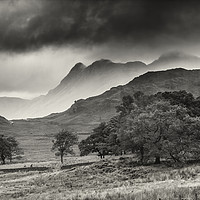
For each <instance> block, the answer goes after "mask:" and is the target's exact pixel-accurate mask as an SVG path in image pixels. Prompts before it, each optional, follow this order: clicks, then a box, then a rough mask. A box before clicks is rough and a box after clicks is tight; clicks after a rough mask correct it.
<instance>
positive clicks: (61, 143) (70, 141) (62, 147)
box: [52, 130, 78, 163]
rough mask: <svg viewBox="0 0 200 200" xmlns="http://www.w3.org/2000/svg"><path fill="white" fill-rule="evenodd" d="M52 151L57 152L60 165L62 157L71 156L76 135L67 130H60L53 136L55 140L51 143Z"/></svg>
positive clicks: (76, 140)
mask: <svg viewBox="0 0 200 200" xmlns="http://www.w3.org/2000/svg"><path fill="white" fill-rule="evenodd" d="M52 142H53V146H52V150H58V154H56V155H59V156H60V158H61V163H63V156H64V155H66V154H73V153H74V152H73V148H72V147H73V145H75V144H77V142H78V137H77V135H75V134H73V133H71V132H70V131H67V130H62V131H60V132H59V133H58V134H56V135H55V140H53V141H52Z"/></svg>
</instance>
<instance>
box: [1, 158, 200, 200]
mask: <svg viewBox="0 0 200 200" xmlns="http://www.w3.org/2000/svg"><path fill="white" fill-rule="evenodd" d="M68 159H70V158H66V159H65V162H66V163H65V164H67V163H70V161H69V160H68ZM77 159H79V162H85V161H89V160H91V159H92V157H81V158H77ZM93 159H96V162H95V163H94V164H91V165H88V166H78V167H72V168H70V169H67V170H60V165H59V164H56V163H49V166H51V167H50V169H49V170H48V171H45V172H37V171H36V172H31V171H30V172H16V173H1V174H0V199H1V200H7V199H9V200H10V199H11V200H12V199H26V200H35V199H37V200H43V199H52V200H56V199H63V200H65V199H68V200H76V199H77V200H78V199H80V200H107V199H108V200H119V199H127V200H130V199H135V200H147V199H148V200H155V199H159V198H160V199H166V200H175V199H180V195H182V197H183V198H187V199H195V195H197V196H199V198H200V165H190V166H185V167H184V168H173V167H167V166H165V165H151V166H136V165H135V163H134V162H133V160H132V159H131V158H120V159H119V158H115V157H109V158H107V159H106V160H104V161H102V160H98V159H99V158H97V157H94V156H93ZM73 162H74V163H75V162H77V161H76V160H74V161H73ZM43 164H44V165H47V163H43ZM38 165H39V164H38ZM40 165H41V163H40Z"/></svg>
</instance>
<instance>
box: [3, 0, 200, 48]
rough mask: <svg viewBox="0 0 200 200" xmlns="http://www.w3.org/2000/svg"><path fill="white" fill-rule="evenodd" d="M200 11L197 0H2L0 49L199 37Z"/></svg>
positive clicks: (179, 40)
mask: <svg viewBox="0 0 200 200" xmlns="http://www.w3.org/2000/svg"><path fill="white" fill-rule="evenodd" d="M199 11H200V2H198V1H194V0H193V1H192V0H190V1H186V0H162V1H161V0H159V1H158V0H157V1H156V0H151V1H150V0H115V1H112V0H96V1H94V0H84V1H83V0H34V1H33V0H7V1H5V0H3V1H0V51H4V52H26V51H31V50H37V49H39V48H42V47H46V46H60V45H62V46H65V45H75V46H84V45H89V46H91V45H98V44H105V43H108V42H112V43H120V42H124V43H127V44H129V45H130V44H131V45H141V46H142V45H144V44H145V45H150V46H153V45H157V44H158V43H159V44H170V43H171V44H173V43H177V44H179V43H180V44H182V43H195V42H197V41H199V35H200V12H199Z"/></svg>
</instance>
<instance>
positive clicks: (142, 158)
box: [140, 146, 144, 164]
mask: <svg viewBox="0 0 200 200" xmlns="http://www.w3.org/2000/svg"><path fill="white" fill-rule="evenodd" d="M140 154H141V158H140V161H141V163H142V164H143V161H144V147H143V146H141V147H140Z"/></svg>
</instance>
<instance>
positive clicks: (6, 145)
mask: <svg viewBox="0 0 200 200" xmlns="http://www.w3.org/2000/svg"><path fill="white" fill-rule="evenodd" d="M18 153H21V149H20V148H19V144H18V142H17V140H16V139H15V138H14V137H5V136H4V135H0V158H1V161H2V164H5V162H6V159H8V160H10V161H12V157H13V155H17V154H18Z"/></svg>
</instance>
